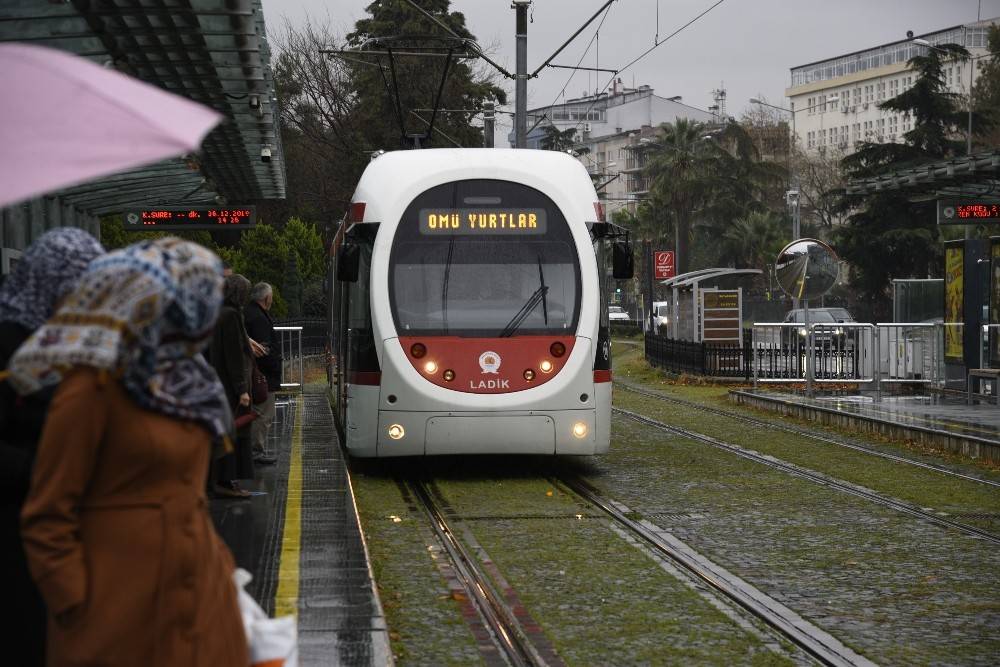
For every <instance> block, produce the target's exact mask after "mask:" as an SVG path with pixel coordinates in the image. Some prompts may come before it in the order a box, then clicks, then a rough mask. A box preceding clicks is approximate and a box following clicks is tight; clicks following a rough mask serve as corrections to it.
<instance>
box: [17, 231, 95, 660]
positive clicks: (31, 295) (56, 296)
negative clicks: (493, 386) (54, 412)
mask: <svg viewBox="0 0 1000 667" xmlns="http://www.w3.org/2000/svg"><path fill="white" fill-rule="evenodd" d="M103 254H104V248H103V247H101V244H100V243H98V241H97V239H95V238H94V237H93V236H91V235H90V234H88V233H87V232H85V231H83V230H82V229H76V228H73V227H61V228H59V229H53V230H51V231H48V232H46V233H44V234H42V235H41V236H40V237H38V239H37V240H35V242H34V243H32V244H31V245H30V246H28V248H27V250H25V251H24V256H23V257H22V258H21V260H20V261H19V262H18V263H17V265H16V266H15V267H14V270H13V271H12V272H11V274H10V276H9V277H8V278H7V280H6V281H5V282H4V284H3V286H2V287H0V369H6V368H7V363H8V361H9V360H10V358H11V357H12V356H13V354H14V352H15V351H16V350H17V348H19V347H20V346H21V344H22V343H24V341H25V340H27V338H28V336H30V335H31V334H32V333H33V332H34V331H35V330H36V329H38V327H40V326H41V325H42V324H44V323H45V320H47V319H49V317H51V316H52V312H53V311H54V310H55V308H56V304H57V303H59V301H61V300H62V299H63V298H64V297H65V296H66V295H67V294H68V293H69V292H70V291H72V290H73V288H74V287H76V283H77V281H78V280H79V278H80V275H81V274H82V273H83V272H84V270H85V269H86V268H87V265H88V264H90V261H91V260H92V259H94V258H95V257H98V256H100V255H103ZM51 399H52V389H51V388H49V389H42V390H40V391H37V392H35V393H34V394H30V395H28V396H24V397H19V396H18V395H17V393H16V392H15V391H14V388H13V387H12V386H11V385H10V383H8V382H2V383H0V534H2V538H0V539H2V540H3V545H2V546H0V568H2V571H3V572H5V573H7V577H8V580H9V581H10V582H12V583H11V587H10V588H9V589H8V593H9V598H8V602H9V604H10V608H11V609H16V610H17V613H15V614H12V615H11V617H10V620H9V621H8V622H6V623H4V624H3V632H2V634H0V639H2V642H3V645H4V646H6V647H7V649H6V653H7V660H9V661H10V662H11V664H16V665H23V666H24V667H34V666H35V665H39V666H40V665H43V664H45V605H44V603H43V602H42V596H41V595H40V594H39V592H38V589H37V588H36V587H35V583H34V582H33V581H32V579H31V574H30V573H29V572H28V561H27V558H26V556H25V554H24V546H23V544H22V543H21V527H20V523H21V508H22V506H23V505H24V498H25V496H26V495H27V494H28V486H29V484H30V482H31V466H32V462H33V461H34V458H35V449H36V447H37V446H38V440H39V438H40V437H41V435H42V424H44V422H45V412H46V410H48V407H49V401H50V400H51Z"/></svg>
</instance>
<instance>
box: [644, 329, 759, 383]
mask: <svg viewBox="0 0 1000 667" xmlns="http://www.w3.org/2000/svg"><path fill="white" fill-rule="evenodd" d="M645 347H646V361H647V362H648V363H649V365H650V366H654V367H656V368H662V369H664V370H668V371H670V372H672V373H690V374H693V375H705V376H709V377H727V378H743V379H744V380H749V379H750V371H751V368H752V366H751V362H752V349H751V344H750V330H749V329H744V330H743V341H742V342H741V343H736V342H729V343H722V342H719V343H712V342H704V343H694V342H691V341H686V340H674V339H672V338H668V337H666V336H658V335H650V334H646V345H645Z"/></svg>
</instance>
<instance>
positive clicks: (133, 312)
mask: <svg viewBox="0 0 1000 667" xmlns="http://www.w3.org/2000/svg"><path fill="white" fill-rule="evenodd" d="M221 303H222V263H221V262H220V261H219V258H218V257H216V256H215V255H214V254H212V253H211V252H209V251H208V250H206V249H205V248H202V247H201V246H199V245H196V244H194V243H189V242H187V241H182V240H180V239H176V238H163V239H157V240H155V241H143V242H140V243H136V244H135V245H131V246H129V247H127V248H124V249H122V250H117V251H115V252H111V253H109V254H107V255H105V256H104V257H101V258H99V259H97V260H95V261H94V262H92V263H91V265H90V267H89V268H88V269H87V271H86V273H84V274H83V276H82V277H81V278H80V284H79V286H78V287H77V288H76V290H74V291H73V292H71V293H70V295H69V296H68V297H67V298H66V300H65V302H64V303H63V304H62V305H61V306H60V307H59V309H58V310H57V311H56V314H55V315H54V316H53V317H52V318H51V319H50V320H49V321H48V322H46V323H45V324H44V325H42V327H41V328H39V329H38V330H37V331H36V332H35V333H34V334H33V335H32V336H31V337H30V338H29V339H28V340H27V341H25V343H24V345H22V346H21V347H20V348H19V349H18V351H17V352H16V353H15V354H14V356H13V357H12V358H11V361H10V365H9V369H10V372H11V383H12V384H13V385H14V387H15V388H16V389H17V390H18V391H19V392H20V393H22V394H27V393H31V392H34V391H37V390H38V389H40V388H41V387H43V386H46V385H53V384H57V383H58V382H60V381H61V380H62V374H63V372H65V371H66V370H68V369H69V368H71V367H73V366H89V367H92V368H98V369H103V370H107V371H110V372H111V373H112V374H114V376H115V377H118V378H120V379H121V382H122V384H123V385H124V386H125V388H126V390H127V391H128V393H129V395H130V396H131V397H132V399H133V400H135V401H136V402H137V403H138V404H139V405H141V406H142V407H144V408H147V409H149V410H153V411H156V412H160V413H163V414H166V415H170V416H173V417H178V418H181V419H191V420H194V421H197V422H200V423H202V424H204V425H205V426H206V427H208V429H209V430H210V431H211V432H212V433H213V434H214V435H216V436H219V437H224V436H226V435H227V434H228V433H229V431H230V429H231V426H232V415H231V413H230V408H229V403H228V401H227V400H226V397H225V393H224V391H223V388H222V384H221V383H220V382H219V378H218V376H217V375H216V374H215V371H213V370H212V369H211V367H210V366H209V365H208V364H207V363H206V362H205V359H204V357H202V356H201V354H200V351H201V350H202V348H204V347H205V345H206V344H207V342H208V339H209V336H210V335H211V332H212V327H213V325H214V324H215V320H216V318H217V316H218V314H219V308H220V305H221Z"/></svg>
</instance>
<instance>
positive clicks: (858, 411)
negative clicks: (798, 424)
mask: <svg viewBox="0 0 1000 667" xmlns="http://www.w3.org/2000/svg"><path fill="white" fill-rule="evenodd" d="M729 397H730V400H731V401H733V402H734V403H737V404H741V405H748V406H751V407H754V408H759V409H763V410H770V411H774V412H779V413H782V414H786V415H792V416H795V417H799V418H802V419H807V420H810V421H817V422H820V423H823V424H830V425H833V426H843V427H846V428H850V429H854V430H860V431H863V432H869V433H877V434H880V435H883V436H885V437H887V438H892V439H896V440H909V441H912V442H916V443H919V444H921V445H923V446H926V447H929V448H931V449H936V450H940V451H946V452H952V453H955V454H961V455H963V456H968V457H970V458H976V459H979V460H983V461H990V462H993V463H1000V406H997V405H996V404H994V402H993V398H992V397H988V398H986V399H983V398H977V399H976V400H974V401H973V403H972V404H971V405H969V404H967V403H966V395H965V393H964V392H961V393H960V392H948V393H929V394H924V395H898V396H897V395H893V396H887V395H883V396H882V397H881V398H880V400H878V401H876V400H875V398H873V397H872V396H871V395H863V394H835V395H823V394H821V393H817V394H816V395H814V397H813V398H809V397H807V396H805V395H804V394H802V393H793V392H790V391H778V390H776V389H772V388H764V387H758V388H757V389H739V390H732V391H730V392H729Z"/></svg>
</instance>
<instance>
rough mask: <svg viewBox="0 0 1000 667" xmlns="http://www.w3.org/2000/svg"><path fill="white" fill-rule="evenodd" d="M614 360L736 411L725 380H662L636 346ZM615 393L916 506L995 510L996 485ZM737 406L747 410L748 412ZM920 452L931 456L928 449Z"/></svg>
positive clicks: (635, 373)
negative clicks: (718, 384) (691, 383)
mask: <svg viewBox="0 0 1000 667" xmlns="http://www.w3.org/2000/svg"><path fill="white" fill-rule="evenodd" d="M619 359H620V361H619V364H620V365H619V366H618V368H620V370H618V371H617V372H619V373H621V374H622V375H624V376H625V377H627V378H628V379H629V380H631V381H633V382H640V383H642V384H644V385H646V386H648V387H650V388H655V389H657V390H660V391H663V392H664V393H667V394H669V395H672V396H675V397H677V398H682V399H685V400H688V401H692V402H697V403H702V404H704V405H708V406H711V407H724V408H725V409H727V410H729V411H731V412H739V411H741V410H740V408H738V407H736V406H733V405H731V404H728V403H725V392H726V391H727V388H726V387H716V386H694V387H692V386H684V385H678V384H671V385H666V384H662V383H661V382H660V380H662V379H663V378H662V376H659V377H657V376H658V375H659V374H658V373H657V372H656V371H655V369H649V367H648V366H647V365H646V364H645V361H644V360H642V358H641V357H640V356H639V355H638V354H637V353H632V352H631V351H625V352H624V353H623V354H621V355H620V358H619ZM614 396H615V398H614V400H615V404H616V405H617V406H619V407H622V408H624V409H628V410H633V411H635V412H640V413H642V414H645V415H648V416H651V417H653V418H655V419H658V420H659V421H663V422H665V423H667V424H674V425H676V426H680V427H683V428H688V429H691V430H695V431H698V432H700V433H704V434H705V435H710V436H713V437H716V438H719V439H722V440H727V441H730V442H734V443H735V444H738V445H740V446H741V447H747V448H750V449H753V450H756V451H758V452H761V453H765V454H770V455H772V456H776V457H778V458H780V459H782V460H785V461H788V462H790V463H795V464H797V465H801V466H803V467H806V468H810V469H812V470H816V471H818V472H823V473H825V474H828V475H830V476H832V477H836V478H838V479H843V480H846V481H849V482H853V483H855V484H859V485H862V486H865V487H867V488H870V489H873V490H876V491H879V492H881V493H884V494H886V495H889V496H892V497H895V498H899V499H901V500H905V501H907V502H910V503H913V504H916V505H919V506H921V507H932V508H934V509H936V510H938V511H941V512H945V513H947V514H965V513H977V514H997V515H998V516H1000V493H998V492H997V489H996V488H995V487H988V486H985V485H981V484H976V483H974V482H970V481H965V480H962V479H959V478H956V477H949V476H947V475H943V474H940V473H937V472H934V471H932V470H927V469H924V468H918V467H915V466H908V465H905V464H902V463H897V462H893V461H890V460H887V459H883V458H879V457H877V456H871V455H866V454H864V453H862V452H858V451H856V450H852V449H848V448H845V447H837V446H835V445H830V444H828V443H823V442H818V441H816V440H812V439H809V438H805V437H802V436H799V435H796V434H794V433H788V432H785V431H781V430H777V429H773V430H772V429H766V428H763V427H757V426H754V425H748V424H745V423H742V422H739V421H737V420H735V419H730V418H726V417H723V416H720V415H711V414H708V413H704V412H699V411H697V410H692V409H691V408H688V407H686V406H683V405H678V404H675V403H670V402H667V401H659V400H656V399H654V398H649V397H646V396H643V395H641V394H636V393H633V392H629V391H628V390H627V389H626V388H624V387H621V386H619V387H616V390H615V394H614ZM742 412H743V413H744V414H751V412H750V411H742ZM752 414H753V416H754V417H756V418H758V419H764V420H765V421H775V422H777V421H778V420H777V419H775V418H774V417H773V416H772V418H771V419H768V418H767V416H766V415H762V414H760V413H759V412H757V411H753V413H752ZM810 426H811V425H810ZM817 430H818V429H817ZM825 432H827V433H831V431H830V430H829V429H825ZM832 434H836V433H832ZM852 439H853V440H856V441H858V442H860V443H862V444H865V445H867V446H869V447H871V448H874V449H878V448H881V449H883V450H886V451H890V450H892V449H894V448H891V447H889V446H888V445H887V444H886V443H885V442H884V441H883V442H877V441H874V440H868V439H862V438H859V437H857V436H856V435H853V434H852ZM895 449H896V451H895V452H893V453H904V454H906V455H907V456H911V457H913V458H918V457H917V456H915V455H914V453H913V452H900V451H899V449H898V448H895ZM919 458H921V459H923V460H928V459H929V457H926V456H923V457H919ZM941 461H942V459H938V462H941ZM964 468H965V470H967V471H974V472H976V473H978V474H984V475H985V476H987V477H989V478H991V479H1000V475H998V474H997V473H996V472H995V471H985V472H984V470H983V469H982V468H981V467H973V466H964ZM963 521H967V522H969V523H973V524H974V525H978V526H981V527H984V528H992V529H1000V521H997V520H996V519H963Z"/></svg>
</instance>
